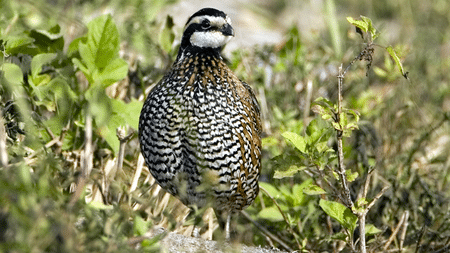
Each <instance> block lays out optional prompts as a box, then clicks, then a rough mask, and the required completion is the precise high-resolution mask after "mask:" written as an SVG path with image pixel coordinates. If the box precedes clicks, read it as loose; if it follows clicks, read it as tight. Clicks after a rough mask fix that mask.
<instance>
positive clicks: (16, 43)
mask: <svg viewBox="0 0 450 253" xmlns="http://www.w3.org/2000/svg"><path fill="white" fill-rule="evenodd" d="M33 42H34V39H33V38H30V37H28V36H26V35H20V36H8V37H7V38H6V46H5V52H6V53H7V54H14V53H15V52H16V51H17V49H18V48H20V47H23V46H27V45H29V44H31V43H33Z"/></svg>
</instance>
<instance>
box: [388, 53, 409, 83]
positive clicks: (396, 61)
mask: <svg viewBox="0 0 450 253" xmlns="http://www.w3.org/2000/svg"><path fill="white" fill-rule="evenodd" d="M386 50H387V52H388V53H389V55H390V56H391V57H392V59H393V60H394V62H395V64H397V67H398V69H399V70H400V73H402V76H403V77H405V78H408V73H405V70H404V69H403V64H402V63H401V61H400V58H399V57H398V55H397V53H396V52H395V50H394V48H392V47H391V46H388V47H387V48H386Z"/></svg>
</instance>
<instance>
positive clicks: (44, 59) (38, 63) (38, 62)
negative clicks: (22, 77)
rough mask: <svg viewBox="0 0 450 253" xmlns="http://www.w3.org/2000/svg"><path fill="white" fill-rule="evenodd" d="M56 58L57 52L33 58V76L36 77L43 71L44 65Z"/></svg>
mask: <svg viewBox="0 0 450 253" xmlns="http://www.w3.org/2000/svg"><path fill="white" fill-rule="evenodd" d="M55 58H56V54H55V53H48V54H38V55H35V56H34V57H33V59H32V60H31V76H32V77H33V78H36V77H37V76H38V75H39V73H40V72H41V71H42V66H43V65H45V64H47V63H49V62H51V61H52V60H53V59H55Z"/></svg>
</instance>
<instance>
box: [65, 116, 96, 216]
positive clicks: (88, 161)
mask: <svg viewBox="0 0 450 253" xmlns="http://www.w3.org/2000/svg"><path fill="white" fill-rule="evenodd" d="M84 131H85V135H84V137H85V146H84V152H83V155H82V158H81V176H80V177H79V179H78V183H77V186H76V187H77V188H76V190H75V193H74V194H73V195H72V198H71V200H70V202H69V205H68V207H69V209H71V208H72V207H73V206H74V205H75V203H76V202H77V200H78V199H79V198H80V196H81V194H82V192H83V189H84V186H85V185H86V180H87V178H88V177H89V175H90V174H91V171H92V160H93V156H92V115H91V114H90V113H89V110H87V112H86V122H85V127H84Z"/></svg>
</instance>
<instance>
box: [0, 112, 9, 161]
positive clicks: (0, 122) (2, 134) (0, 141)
mask: <svg viewBox="0 0 450 253" xmlns="http://www.w3.org/2000/svg"><path fill="white" fill-rule="evenodd" d="M6 166H8V152H7V151H6V128H5V120H4V119H3V117H2V115H0V167H1V168H5V167H6Z"/></svg>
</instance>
